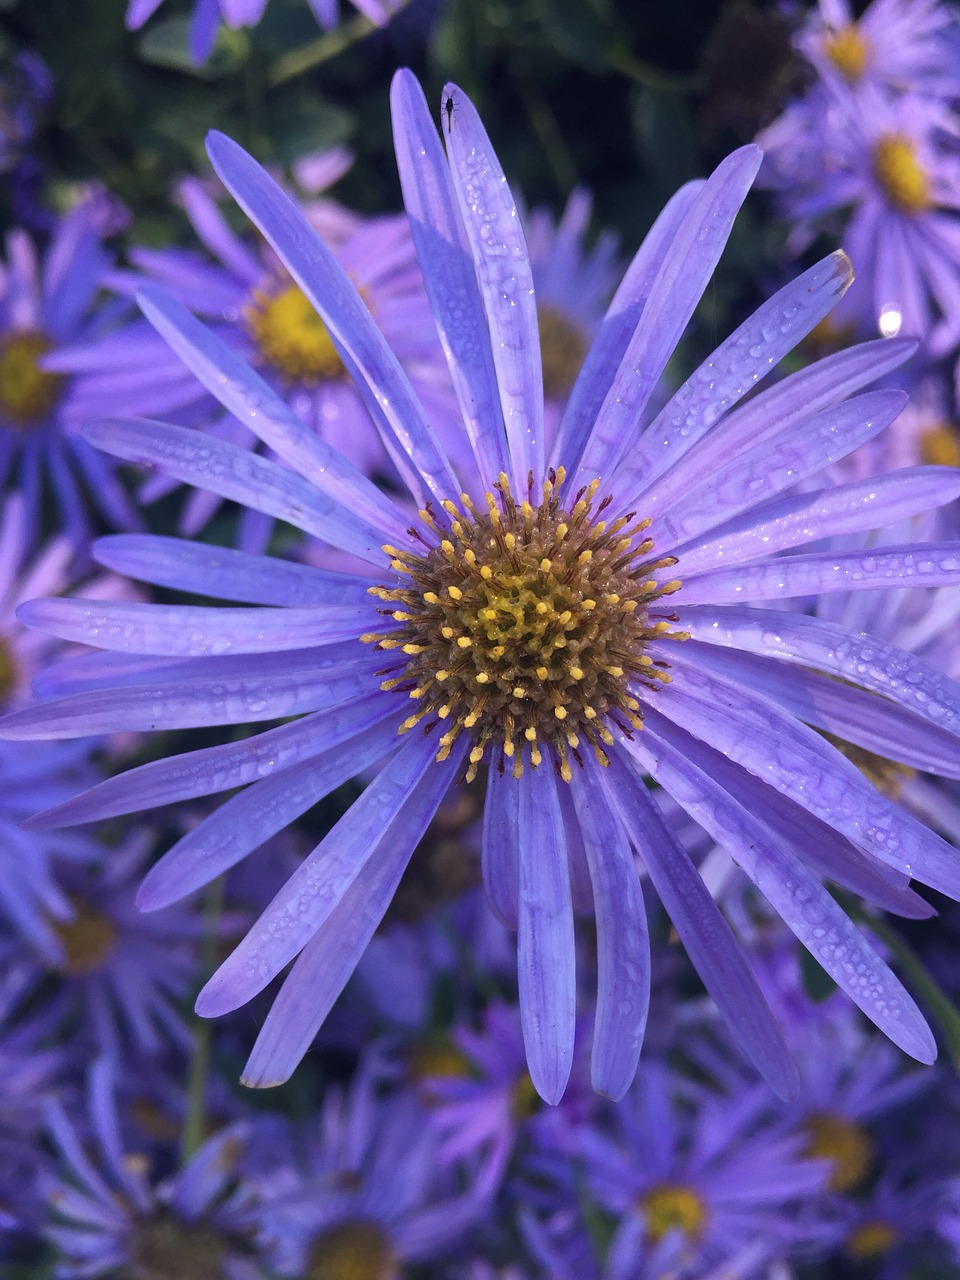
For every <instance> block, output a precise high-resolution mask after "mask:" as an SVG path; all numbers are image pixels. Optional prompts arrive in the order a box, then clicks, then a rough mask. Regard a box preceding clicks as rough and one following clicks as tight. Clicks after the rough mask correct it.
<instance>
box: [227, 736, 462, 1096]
mask: <svg viewBox="0 0 960 1280" xmlns="http://www.w3.org/2000/svg"><path fill="white" fill-rule="evenodd" d="M466 747H467V743H466V740H465V739H461V742H460V743H457V744H455V746H454V748H453V750H452V751H451V753H450V758H449V759H448V760H446V761H445V762H443V763H441V764H435V766H434V768H433V769H432V770H431V771H430V772H429V773H428V774H427V775H426V777H425V778H424V779H423V781H422V783H421V784H420V785H419V786H418V787H416V788H415V790H414V791H413V792H412V794H411V796H410V798H409V799H408V801H407V802H406V804H405V806H404V807H403V809H402V810H401V812H400V814H399V815H398V819H397V821H395V822H394V824H393V825H392V826H391V827H390V829H389V831H388V832H387V833H386V834H385V835H384V837H383V838H382V839H381V840H380V842H379V843H378V844H377V846H376V848H375V849H374V850H373V853H372V856H371V857H370V858H369V859H368V861H367V862H366V863H365V865H364V866H363V868H362V869H361V871H360V873H359V874H358V875H357V877H356V879H355V880H354V882H353V884H352V885H351V886H350V887H349V888H348V889H347V891H346V892H345V893H344V895H343V897H342V898H341V899H340V902H339V903H338V904H337V905H336V906H335V907H334V909H333V911H332V912H331V913H330V915H329V916H328V918H327V920H326V923H325V924H324V925H323V927H322V928H321V929H320V932H319V933H318V934H316V936H315V937H313V938H312V939H311V940H310V941H309V942H308V943H307V945H306V947H305V948H304V949H303V952H302V953H301V955H300V956H299V957H298V959H297V960H296V961H295V963H294V965H293V968H292V969H291V971H290V973H289V975H288V977H287V978H286V980H285V981H284V984H283V986H282V987H281V988H280V991H279V993H278V995H277V997H276V999H275V1000H274V1002H273V1007H272V1008H271V1010H270V1012H269V1013H268V1014H267V1017H266V1020H265V1021H264V1024H263V1027H262V1028H261V1030H260V1034H259V1035H258V1036H257V1040H256V1043H255V1044H254V1046H253V1051H252V1052H251V1054H250V1057H249V1059H248V1060H247V1065H246V1067H245V1069H244V1072H243V1083H244V1084H245V1085H248V1086H249V1087H250V1088H254V1089H266V1088H269V1087H270V1086H272V1085H277V1084H283V1082H284V1081H285V1080H289V1078H290V1076H291V1075H292V1074H293V1071H294V1069H295V1068H296V1066H297V1064H298V1063H299V1062H300V1060H301V1058H302V1057H303V1056H304V1054H305V1053H306V1052H307V1050H308V1049H309V1047H310V1044H311V1042H312V1041H313V1039H314V1037H315V1036H316V1034H317V1032H318V1031H319V1030H320V1027H321V1026H322V1025H323V1022H324V1019H325V1018H326V1017H327V1014H328V1013H329V1012H330V1010H331V1009H332V1008H333V1005H334V1002H335V1001H336V999H337V997H338V996H339V995H340V992H341V991H342V990H343V988H344V986H345V985H346V983H347V980H348V979H349V977H350V975H351V974H352V973H353V971H354V969H355V968H356V967H357V964H358V962H359V960H360V957H361V956H362V955H363V952H364V951H365V949H366V947H367V945H368V943H369V942H370V939H371V938H372V937H373V934H374V932H375V930H376V928H377V926H378V925H379V923H380V921H381V920H382V919H383V916H384V913H385V912H386V910H387V907H388V906H389V905H390V902H391V900H392V898H393V895H394V894H395V893H396V890H397V886H398V884H399V883H400V878H401V876H402V875H403V872H404V870H405V869H406V866H407V863H408V862H409V861H410V855H411V854H412V853H413V850H414V848H415V847H416V845H417V842H418V841H419V840H420V838H421V837H422V835H423V833H424V831H425V830H426V828H427V825H428V823H429V822H430V819H431V818H432V817H433V815H434V814H435V813H436V811H437V809H438V808H439V806H440V803H441V801H442V800H443V797H444V795H445V794H446V791H447V789H448V787H449V786H450V784H451V783H452V782H453V780H454V778H455V777H456V773H457V770H458V769H459V768H460V766H461V765H462V763H463V758H464V755H465V752H466Z"/></svg>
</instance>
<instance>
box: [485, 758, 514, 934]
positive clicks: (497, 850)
mask: <svg viewBox="0 0 960 1280" xmlns="http://www.w3.org/2000/svg"><path fill="white" fill-rule="evenodd" d="M519 805H520V791H519V788H518V787H517V786H516V780H515V779H514V778H512V777H510V776H508V775H503V776H501V775H500V774H499V773H498V772H497V770H496V769H491V770H490V772H489V773H488V775H487V798H486V803H485V804H484V806H483V834H482V838H481V844H480V867H481V870H482V872H483V887H484V890H485V891H486V895H487V901H488V902H489V903H490V907H491V910H492V911H493V913H494V915H495V916H496V917H497V918H498V919H499V920H500V921H501V923H502V924H504V925H506V927H507V928H508V929H514V930H515V929H516V928H517V904H518V902H519V901H520V870H519V863H518V858H519V852H520V808H519Z"/></svg>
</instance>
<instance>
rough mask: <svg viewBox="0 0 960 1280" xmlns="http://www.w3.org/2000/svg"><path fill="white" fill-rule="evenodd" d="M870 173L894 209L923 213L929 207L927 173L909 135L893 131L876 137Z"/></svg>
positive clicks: (930, 204)
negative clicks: (907, 136) (871, 171)
mask: <svg viewBox="0 0 960 1280" xmlns="http://www.w3.org/2000/svg"><path fill="white" fill-rule="evenodd" d="M873 172H874V176H875V177H876V179H877V181H878V182H879V184H880V186H881V188H882V189H883V193H884V195H885V196H886V198H887V200H889V202H890V204H892V205H893V207H894V208H895V209H900V210H901V211H902V212H903V213H923V212H924V211H925V210H927V209H930V208H932V206H933V198H932V196H931V194H930V183H929V180H928V178H927V173H926V171H925V169H924V168H923V166H922V165H921V163H920V161H919V160H918V159H917V153H916V150H915V148H914V144H913V143H912V142H911V140H910V139H909V138H905V137H903V136H902V135H901V134H896V133H887V134H884V135H883V136H882V137H881V138H879V139H878V140H877V143H876V146H875V147H874V152H873Z"/></svg>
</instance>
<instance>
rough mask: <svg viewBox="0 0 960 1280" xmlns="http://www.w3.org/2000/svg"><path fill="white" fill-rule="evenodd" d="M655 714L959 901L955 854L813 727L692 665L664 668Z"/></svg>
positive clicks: (959, 866) (959, 867)
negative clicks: (663, 690)
mask: <svg viewBox="0 0 960 1280" xmlns="http://www.w3.org/2000/svg"><path fill="white" fill-rule="evenodd" d="M671 675H672V677H673V682H672V684H670V685H669V686H668V690H667V696H665V697H664V698H663V699H662V700H661V701H660V702H659V703H658V709H659V711H660V712H661V713H662V714H663V715H664V716H665V717H667V719H669V720H670V721H672V722H673V723H674V724H677V725H679V726H680V727H681V728H683V729H685V730H686V731H687V732H688V733H690V734H691V735H692V736H693V737H695V738H699V739H701V740H702V741H704V742H706V743H708V745H710V746H711V747H714V748H715V749H716V750H717V751H720V752H722V753H723V754H724V755H726V756H729V758H730V759H731V760H734V761H736V763H737V764H739V765H741V766H742V767H743V768H744V769H746V770H747V772H748V773H752V774H753V775H754V776H755V777H758V778H762V779H764V780H765V781H766V782H768V783H769V785H770V786H772V787H774V788H775V789H776V790H777V791H781V792H782V793H783V794H784V795H786V796H789V797H790V799H791V800H794V801H796V803H797V804H799V805H800V806H801V807H802V808H804V809H806V810H807V811H808V812H810V813H812V814H814V815H815V816H816V817H818V818H820V819H821V820H822V821H823V822H825V823H826V824H827V825H828V826H832V827H834V828H835V829H836V830H837V831H839V832H841V833H842V834H843V835H845V836H846V837H847V839H849V840H852V841H853V843H854V844H856V845H858V846H859V847H860V848H861V849H866V850H867V852H868V853H872V854H873V855H874V856H875V857H877V858H879V859H880V861H881V862H886V863H887V864H888V865H889V866H891V867H896V868H897V869H898V870H900V871H905V872H907V874H908V875H911V876H915V877H916V878H917V879H918V880H922V881H923V882H924V883H925V884H928V885H930V886H931V888H934V889H939V890H940V891H941V892H942V893H946V894H947V895H948V896H950V897H960V852H958V851H957V850H956V849H954V848H952V847H951V846H950V845H948V844H947V843H946V841H944V840H941V839H940V837H939V836H937V835H935V834H934V833H933V832H932V831H930V830H929V829H928V828H927V827H925V826H924V825H923V824H922V823H920V822H918V821H917V820H916V818H912V817H911V816H910V815H909V814H907V813H905V812H903V811H902V810H901V809H899V808H898V807H897V806H896V805H894V804H891V803H890V801H888V800H886V799H885V798H884V797H883V796H882V795H881V794H880V793H879V792H878V791H877V790H876V788H875V787H874V786H872V785H871V783H869V782H868V781H867V779H866V778H865V777H864V776H863V774H862V773H861V772H860V770H859V769H858V768H857V767H856V765H853V764H851V763H850V761H849V760H847V759H846V758H845V757H844V756H842V755H841V754H840V752H839V751H837V750H836V748H835V747H832V746H831V745H830V743H828V742H827V741H826V739H825V738H823V737H821V736H820V735H819V734H818V733H816V732H815V731H814V730H813V729H808V728H807V726H806V725H804V724H802V723H800V722H799V721H797V720H794V719H793V717H791V716H788V715H785V714H784V713H783V712H782V711H780V710H779V709H778V708H777V707H776V705H775V704H774V703H773V702H771V701H769V700H768V699H766V698H762V697H759V696H758V695H756V694H752V693H750V691H749V690H747V689H744V688H743V687H741V686H740V685H737V684H734V683H732V682H728V681H725V680H721V679H719V678H718V677H716V676H713V675H711V674H710V673H709V672H707V671H705V670H703V669H698V668H697V667H695V666H694V665H693V663H687V662H685V661H678V660H677V659H676V658H675V657H674V659H673V662H672V664H671Z"/></svg>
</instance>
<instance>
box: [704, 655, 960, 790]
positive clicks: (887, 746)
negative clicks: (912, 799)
mask: <svg viewBox="0 0 960 1280" xmlns="http://www.w3.org/2000/svg"><path fill="white" fill-rule="evenodd" d="M684 654H685V655H688V656H689V657H690V658H691V660H693V661H695V662H696V664H697V665H698V666H699V667H705V668H706V669H707V670H708V671H714V672H716V674H717V675H719V676H723V677H724V678H725V679H727V680H731V681H733V682H734V683H737V684H742V685H743V686H744V687H745V688H747V689H750V690H752V691H753V692H754V693H759V694H762V695H763V697H765V698H771V699H772V700H773V701H774V702H775V703H777V705H778V706H779V707H782V708H783V710H784V711H788V712H789V713H790V715H793V716H796V717H797V719H799V720H803V721H805V722H806V723H807V724H812V725H814V726H815V727H816V728H817V729H826V730H827V732H828V733H832V734H835V735H836V736H838V737H841V738H845V739H846V740H847V741H848V742H853V743H855V744H856V745H857V746H860V747H864V748H866V750H868V751H873V752H876V754H877V755H880V756H883V757H884V758H885V759H887V760H896V761H899V763H901V764H905V765H909V766H910V768H912V769H919V770H921V771H924V772H928V773H939V774H942V775H944V776H945V777H947V778H960V738H957V737H954V735H953V734H951V733H948V732H947V731H946V730H945V729H939V728H937V726H936V725H932V724H930V723H929V721H926V720H922V719H921V718H920V717H919V716H916V715H914V714H913V713H912V712H910V711H904V710H903V709H902V708H901V707H898V706H897V704H896V703H894V702H890V701H889V700H888V699H887V698H884V697H880V696H878V695H877V694H875V693H867V692H866V691H865V690H863V689H858V688H856V687H855V686H853V685H850V684H846V683H844V684H841V683H839V682H838V681H837V680H833V679H831V678H830V677H829V676H823V675H819V674H818V673H817V672H816V671H810V670H807V669H806V668H804V667H787V666H785V665H784V664H783V663H782V662H776V661H774V660H773V659H771V658H764V657H758V656H756V655H754V654H752V653H746V652H744V651H743V650H739V649H727V648H724V647H722V646H720V645H712V644H702V643H700V641H698V640H691V641H690V642H689V647H688V648H687V649H685V650H684Z"/></svg>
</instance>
